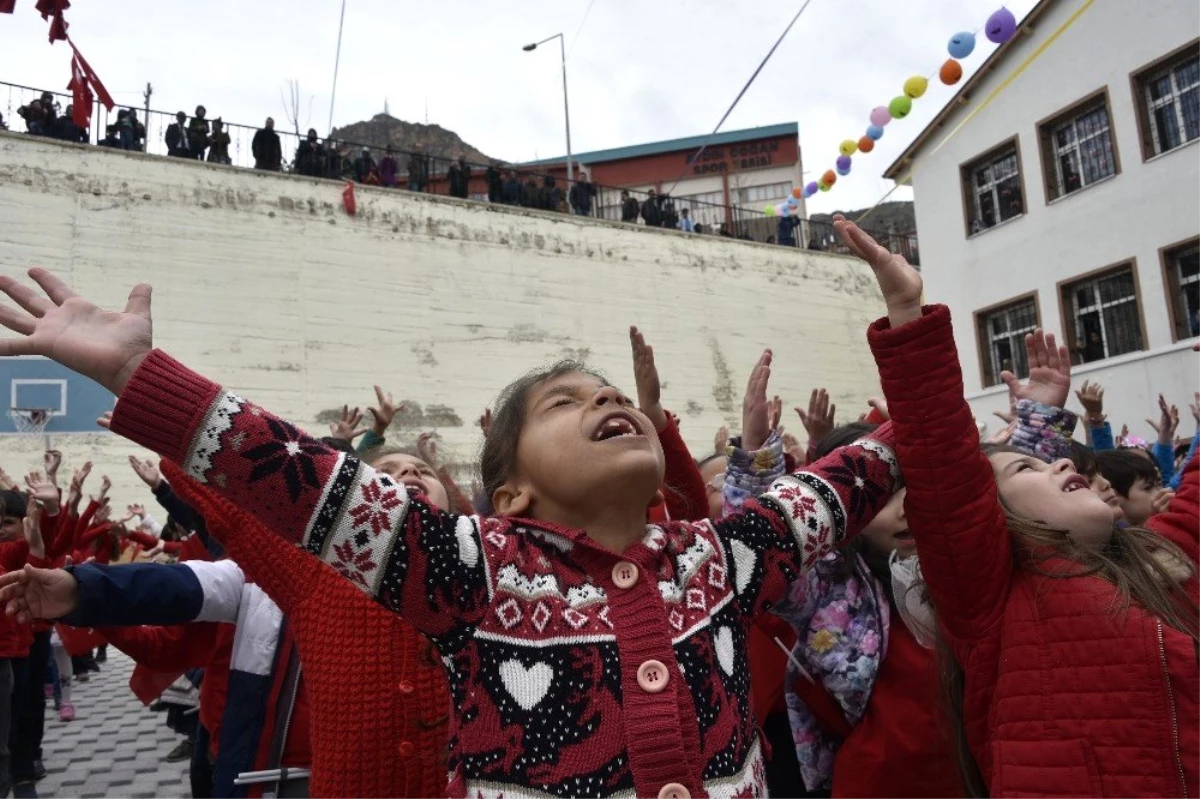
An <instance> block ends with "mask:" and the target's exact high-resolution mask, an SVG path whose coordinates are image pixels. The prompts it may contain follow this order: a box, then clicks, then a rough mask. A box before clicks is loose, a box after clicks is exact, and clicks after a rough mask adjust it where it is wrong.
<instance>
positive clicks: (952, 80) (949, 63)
mask: <svg viewBox="0 0 1200 799" xmlns="http://www.w3.org/2000/svg"><path fill="white" fill-rule="evenodd" d="M938 77H939V78H941V79H942V83H944V84H946V85H947V86H953V85H954V84H956V83H958V82H959V80H961V79H962V64H960V63H958V62H957V61H955V60H954V59H953V58H949V59H947V60H946V63H944V64H942V68H941V69H939V70H938Z"/></svg>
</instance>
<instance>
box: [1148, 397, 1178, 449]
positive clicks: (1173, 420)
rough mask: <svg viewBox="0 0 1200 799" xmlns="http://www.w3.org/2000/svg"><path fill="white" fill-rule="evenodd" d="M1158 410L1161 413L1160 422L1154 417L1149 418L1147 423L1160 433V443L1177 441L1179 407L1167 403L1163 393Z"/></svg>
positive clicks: (1159, 399) (1159, 398)
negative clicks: (1155, 420)
mask: <svg viewBox="0 0 1200 799" xmlns="http://www.w3.org/2000/svg"><path fill="white" fill-rule="evenodd" d="M1158 410H1159V413H1160V416H1159V420H1158V423H1157V424H1156V423H1155V422H1154V420H1153V419H1147V420H1146V424H1148V425H1150V426H1151V427H1153V428H1154V432H1156V433H1158V443H1160V444H1173V443H1174V441H1175V430H1176V429H1178V427H1179V408H1177V407H1175V406H1174V405H1170V406H1168V405H1167V401H1166V400H1165V399H1163V395H1162V394H1159V395H1158Z"/></svg>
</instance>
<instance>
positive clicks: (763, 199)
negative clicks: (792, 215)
mask: <svg viewBox="0 0 1200 799" xmlns="http://www.w3.org/2000/svg"><path fill="white" fill-rule="evenodd" d="M790 196H792V184H791V183H790V182H789V181H783V182H780V183H764V184H763V185H761V186H745V187H743V188H740V189H738V190H737V204H738V205H748V206H759V205H763V204H764V203H769V202H779V201H780V200H783V199H785V198H787V197H790Z"/></svg>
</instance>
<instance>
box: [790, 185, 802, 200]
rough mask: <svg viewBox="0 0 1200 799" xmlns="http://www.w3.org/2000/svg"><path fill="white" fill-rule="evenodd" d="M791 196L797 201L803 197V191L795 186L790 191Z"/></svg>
mask: <svg viewBox="0 0 1200 799" xmlns="http://www.w3.org/2000/svg"><path fill="white" fill-rule="evenodd" d="M792 196H793V197H795V198H796V199H797V200H799V199H800V198H801V197H803V196H804V189H802V188H800V187H799V186H797V187H796V188H794V189H792Z"/></svg>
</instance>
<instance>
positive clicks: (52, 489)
mask: <svg viewBox="0 0 1200 799" xmlns="http://www.w3.org/2000/svg"><path fill="white" fill-rule="evenodd" d="M25 485H27V486H29V496H30V497H32V498H33V499H35V500H37V501H38V504H40V505H42V506H43V507H45V508H46V510H48V511H51V512H52V513H58V486H56V485H54V483H51V482H50V481H49V480H46V479H44V478H43V477H42V476H41V474H39V473H38V472H30V473H29V474H28V475H27V476H26V477H25Z"/></svg>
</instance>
